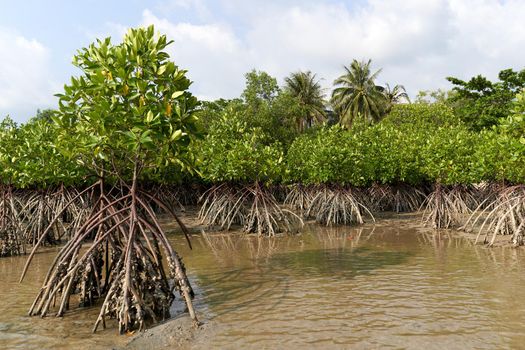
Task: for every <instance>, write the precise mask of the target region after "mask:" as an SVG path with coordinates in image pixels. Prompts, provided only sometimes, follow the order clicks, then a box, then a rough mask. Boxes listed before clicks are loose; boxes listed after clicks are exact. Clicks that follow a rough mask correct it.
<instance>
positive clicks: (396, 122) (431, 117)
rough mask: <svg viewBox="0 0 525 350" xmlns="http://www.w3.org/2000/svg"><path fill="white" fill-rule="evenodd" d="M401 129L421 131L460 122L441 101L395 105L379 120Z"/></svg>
mask: <svg viewBox="0 0 525 350" xmlns="http://www.w3.org/2000/svg"><path fill="white" fill-rule="evenodd" d="M381 123H383V124H390V125H393V126H395V127H397V128H400V129H402V130H409V129H413V130H416V129H419V130H421V131H424V130H428V129H434V128H437V127H445V126H454V125H459V124H461V121H460V119H459V118H458V117H457V116H456V115H455V114H454V112H453V111H452V109H451V108H450V107H448V106H446V105H445V104H442V103H433V104H424V103H412V104H403V105H395V106H394V107H393V108H392V110H391V111H390V113H389V114H388V115H387V116H386V117H385V118H384V119H383V121H382V122H381Z"/></svg>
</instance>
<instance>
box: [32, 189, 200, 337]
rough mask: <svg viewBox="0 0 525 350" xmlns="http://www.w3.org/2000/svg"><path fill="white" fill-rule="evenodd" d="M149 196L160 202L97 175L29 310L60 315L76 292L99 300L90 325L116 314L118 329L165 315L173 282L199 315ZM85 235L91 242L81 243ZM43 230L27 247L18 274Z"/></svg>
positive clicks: (81, 298) (136, 326)
mask: <svg viewBox="0 0 525 350" xmlns="http://www.w3.org/2000/svg"><path fill="white" fill-rule="evenodd" d="M151 201H154V202H156V203H157V204H158V205H159V206H165V204H163V203H162V202H160V201H158V200H157V199H155V198H154V197H152V196H151V195H149V194H147V193H143V192H140V191H138V190H137V189H136V188H135V186H132V187H131V188H123V189H121V190H119V191H114V192H113V193H111V191H110V192H106V191H105V190H104V186H103V184H102V183H100V190H99V194H98V199H97V200H96V202H95V203H94V205H93V210H92V211H91V213H90V215H89V216H88V217H87V218H86V220H85V221H84V222H83V224H82V225H81V226H80V227H79V228H78V229H77V230H76V231H75V232H74V234H73V236H72V238H71V240H69V241H68V242H67V243H66V245H64V247H63V248H62V249H61V250H60V252H59V253H58V255H57V257H56V258H55V261H54V262H53V264H52V266H51V268H50V270H49V272H48V274H47V276H46V277H45V280H44V283H43V286H42V288H41V290H40V292H39V293H38V295H37V297H36V298H35V301H34V303H33V305H32V306H31V308H30V311H29V314H30V315H40V316H42V317H44V316H46V315H48V314H50V313H51V312H54V313H55V314H56V316H63V315H64V313H65V312H66V310H67V309H69V307H70V303H71V301H72V296H73V295H78V296H79V301H80V306H86V305H92V304H93V303H94V302H95V301H96V300H103V302H102V305H101V310H100V314H99V317H98V319H97V320H96V322H95V326H94V329H93V331H96V330H97V328H98V327H99V325H100V324H101V323H102V325H103V326H104V327H105V319H106V318H107V317H111V318H116V319H117V321H118V324H119V331H120V332H121V333H123V332H126V331H131V330H135V329H140V330H143V329H144V328H145V326H146V322H148V321H153V322H157V321H159V320H160V319H164V318H166V317H167V316H168V313H169V307H170V305H171V303H172V301H173V300H174V298H175V296H174V294H173V291H174V290H177V291H178V292H179V293H180V294H181V295H182V297H183V299H184V301H185V303H186V306H187V308H188V311H189V313H190V316H191V317H192V319H193V320H194V321H195V322H197V318H196V316H195V312H194V309H193V305H192V302H191V298H192V295H193V291H192V289H191V286H190V284H189V281H188V279H187V277H186V274H185V269H184V265H183V264H182V261H181V259H180V258H179V256H178V255H177V254H176V252H175V251H174V250H173V249H172V247H171V245H170V244H169V242H168V240H167V237H166V235H165V233H164V231H163V230H162V228H161V227H160V224H159V222H158V220H157V218H156V216H155V213H154V211H153V208H152V206H151V205H150V204H149V203H150V202H151ZM60 214H61V213H60ZM177 220H178V219H177ZM52 225H53V222H51V223H50V224H49V225H48V227H47V228H46V231H45V232H44V235H45V234H46V233H47V231H49V230H50V228H51V227H52ZM91 236H94V238H93V243H92V244H91V245H90V246H88V247H87V249H82V246H83V245H84V244H85V243H86V241H87V240H88V239H89V237H91ZM43 237H44V236H42V237H41V238H40V240H39V242H38V243H37V244H36V245H35V247H34V248H33V251H32V252H31V256H30V257H29V259H28V262H27V264H26V266H25V268H24V272H23V274H22V279H23V278H24V276H25V273H26V272H27V268H28V266H29V263H30V262H31V259H32V257H33V256H34V253H35V250H36V248H37V247H38V245H39V244H41V243H42V240H43ZM164 260H166V262H167V264H166V265H167V270H165V264H164V263H163V261H164ZM55 302H56V305H55Z"/></svg>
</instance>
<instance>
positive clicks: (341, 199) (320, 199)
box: [306, 185, 375, 226]
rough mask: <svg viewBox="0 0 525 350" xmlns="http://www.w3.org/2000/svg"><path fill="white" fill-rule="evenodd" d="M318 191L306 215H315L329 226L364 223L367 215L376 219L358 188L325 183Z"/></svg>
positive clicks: (320, 221) (316, 218)
mask: <svg viewBox="0 0 525 350" xmlns="http://www.w3.org/2000/svg"><path fill="white" fill-rule="evenodd" d="M316 191H317V193H316V194H315V195H313V197H312V200H311V203H310V207H309V208H308V210H307V212H306V216H308V217H314V218H315V220H316V221H317V222H318V223H321V224H325V225H327V226H329V225H334V224H335V225H338V224H343V225H351V224H363V223H364V222H365V217H367V216H368V217H370V218H371V219H372V220H373V221H375V219H374V216H373V215H372V212H371V211H370V210H369V209H368V208H367V207H366V206H365V205H364V204H363V201H362V200H361V199H360V193H359V191H358V190H357V189H353V188H345V187H329V186H326V185H323V186H320V187H318V188H317V189H316Z"/></svg>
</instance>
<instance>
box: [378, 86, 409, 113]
mask: <svg viewBox="0 0 525 350" xmlns="http://www.w3.org/2000/svg"><path fill="white" fill-rule="evenodd" d="M383 95H384V96H385V99H386V110H387V111H389V110H390V109H391V108H392V106H393V105H395V104H397V103H401V102H403V101H404V102H408V103H410V97H408V94H407V91H406V90H405V87H404V86H403V85H395V86H394V87H393V88H391V87H390V85H389V84H388V83H387V84H385V87H384V89H383Z"/></svg>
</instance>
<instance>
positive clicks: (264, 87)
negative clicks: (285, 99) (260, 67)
mask: <svg viewBox="0 0 525 350" xmlns="http://www.w3.org/2000/svg"><path fill="white" fill-rule="evenodd" d="M245 78H246V87H245V88H244V91H243V93H242V95H241V97H242V98H243V99H244V101H245V102H246V104H247V105H248V106H250V107H252V108H257V107H258V106H259V105H260V104H263V103H271V102H272V101H273V99H274V98H275V97H276V96H277V93H278V92H279V85H278V84H277V79H275V78H274V77H272V76H270V75H269V74H268V73H266V72H261V71H256V70H255V69H254V70H252V71H251V72H248V73H246V74H245Z"/></svg>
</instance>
